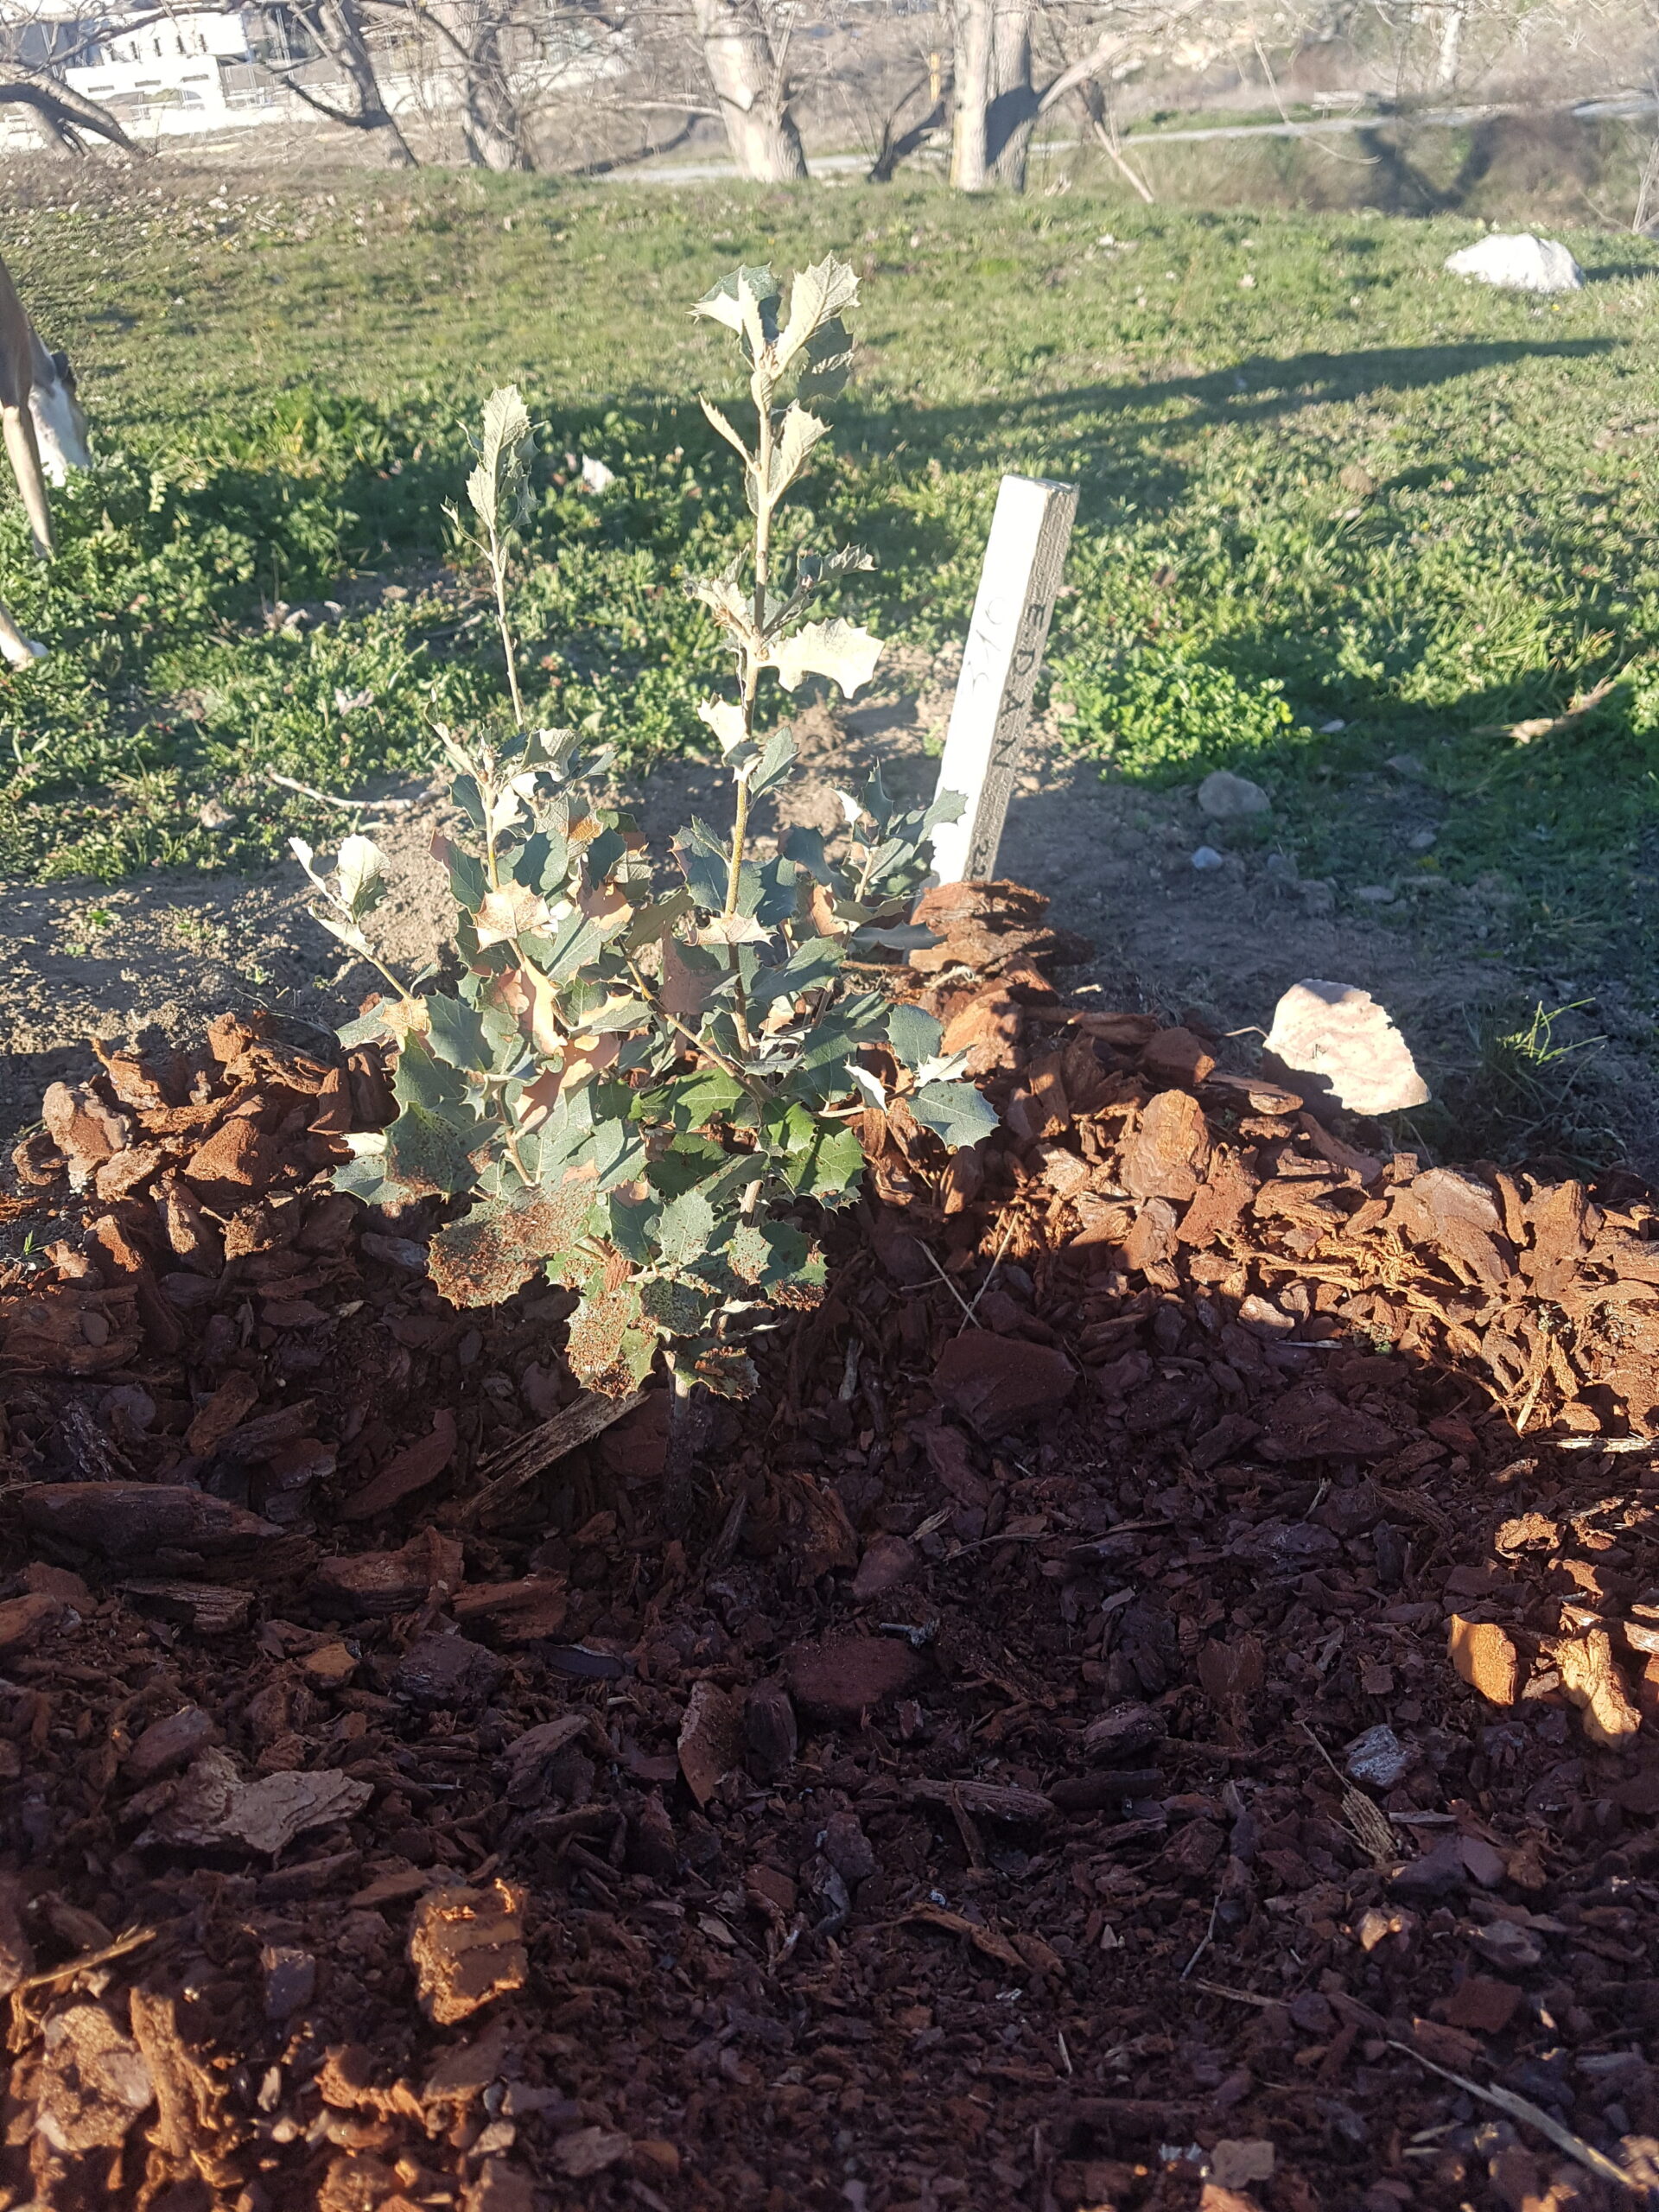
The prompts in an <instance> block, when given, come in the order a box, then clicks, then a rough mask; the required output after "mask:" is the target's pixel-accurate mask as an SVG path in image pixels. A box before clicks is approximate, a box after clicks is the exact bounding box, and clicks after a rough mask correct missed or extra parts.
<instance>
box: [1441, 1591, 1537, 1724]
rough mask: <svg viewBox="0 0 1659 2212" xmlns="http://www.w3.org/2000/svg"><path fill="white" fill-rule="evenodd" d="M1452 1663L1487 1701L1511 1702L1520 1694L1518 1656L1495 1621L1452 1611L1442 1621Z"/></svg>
mask: <svg viewBox="0 0 1659 2212" xmlns="http://www.w3.org/2000/svg"><path fill="white" fill-rule="evenodd" d="M1446 1646H1447V1649H1448V1650H1449V1651H1450V1653H1451V1657H1452V1665H1453V1666H1454V1667H1455V1668H1456V1669H1457V1670H1458V1672H1459V1675H1461V1676H1462V1677H1463V1679H1464V1681H1465V1682H1467V1683H1468V1685H1469V1687H1470V1688H1471V1690H1478V1692H1479V1693H1480V1694H1481V1696H1482V1697H1484V1699H1485V1700H1487V1702H1488V1704H1490V1705H1513V1704H1514V1703H1515V1701H1516V1698H1517V1697H1518V1696H1519V1695H1520V1694H1521V1657H1520V1654H1519V1653H1518V1652H1517V1651H1516V1648H1515V1645H1514V1643H1513V1642H1512V1641H1511V1639H1510V1637H1508V1636H1507V1635H1506V1634H1505V1633H1504V1631H1503V1630H1502V1629H1501V1628H1500V1627H1499V1626H1498V1624H1497V1622H1496V1621H1466V1620H1465V1619H1464V1618H1463V1617H1462V1616H1461V1614H1459V1613H1453V1614H1452V1618H1451V1619H1450V1621H1449V1622H1448V1623H1447V1624H1446Z"/></svg>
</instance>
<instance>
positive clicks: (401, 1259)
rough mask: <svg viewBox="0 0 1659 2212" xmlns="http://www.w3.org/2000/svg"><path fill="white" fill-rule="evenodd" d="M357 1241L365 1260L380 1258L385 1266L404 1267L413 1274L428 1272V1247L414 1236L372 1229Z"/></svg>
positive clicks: (366, 1231)
mask: <svg viewBox="0 0 1659 2212" xmlns="http://www.w3.org/2000/svg"><path fill="white" fill-rule="evenodd" d="M357 1243H358V1249H359V1251H360V1252H361V1253H362V1255H363V1256H364V1258H365V1260H378V1261H379V1262H380V1263H381V1265H382V1266H383V1267H388V1268H406V1269H407V1270H408V1272H409V1273H410V1274H412V1275H423V1274H425V1273H426V1262H427V1251H426V1247H425V1245H424V1244H417V1243H416V1241H415V1239H414V1238H413V1237H412V1236H381V1235H379V1233H378V1231H377V1230H372V1229H370V1230H365V1232H364V1233H363V1235H362V1236H359V1238H358V1240H357Z"/></svg>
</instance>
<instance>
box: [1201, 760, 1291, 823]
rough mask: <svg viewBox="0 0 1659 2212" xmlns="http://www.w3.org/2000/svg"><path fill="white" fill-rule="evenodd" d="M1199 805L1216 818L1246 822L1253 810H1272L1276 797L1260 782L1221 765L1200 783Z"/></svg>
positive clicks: (1211, 817) (1264, 812) (1268, 811)
mask: <svg viewBox="0 0 1659 2212" xmlns="http://www.w3.org/2000/svg"><path fill="white" fill-rule="evenodd" d="M1198 805H1199V807H1200V809H1201V810H1203V811H1204V812H1205V814H1207V815H1208V816H1209V817H1210V819H1211V821H1212V822H1243V820H1244V819H1245V818H1246V817H1247V816H1249V815H1252V814H1271V813H1272V811H1273V801H1272V800H1271V799H1270V798H1268V795H1267V793H1266V791H1263V790H1262V786H1261V785H1260V784H1253V783H1252V782H1251V781H1250V779H1249V777H1248V776H1235V775H1233V774H1232V773H1231V772H1230V770H1228V769H1226V768H1217V769H1216V770H1215V771H1214V772H1212V773H1211V774H1210V775H1208V776H1206V777H1205V779H1204V781H1203V782H1202V783H1201V784H1200V785H1198Z"/></svg>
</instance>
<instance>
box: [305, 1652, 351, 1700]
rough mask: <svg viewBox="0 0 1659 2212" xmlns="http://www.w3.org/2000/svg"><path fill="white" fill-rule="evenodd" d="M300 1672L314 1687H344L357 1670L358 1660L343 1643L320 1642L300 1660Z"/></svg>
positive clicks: (337, 1688) (329, 1688) (328, 1688)
mask: <svg viewBox="0 0 1659 2212" xmlns="http://www.w3.org/2000/svg"><path fill="white" fill-rule="evenodd" d="M300 1672H301V1673H302V1675H304V1676H305V1679H306V1680H307V1681H308V1682H309V1683H311V1685H312V1686H313V1688H317V1689H325V1690H339V1689H344V1688H345V1687H346V1684H347V1683H348V1682H349V1681H351V1679H352V1676H353V1675H354V1674H355V1673H356V1672H357V1662H356V1660H355V1659H354V1658H353V1656H352V1654H351V1652H350V1650H349V1649H348V1648H347V1647H346V1645H345V1644H343V1643H324V1644H320V1645H319V1646H318V1648H317V1649H316V1650H315V1651H308V1652H307V1653H306V1654H305V1655H304V1656H303V1657H302V1659H301V1661H300Z"/></svg>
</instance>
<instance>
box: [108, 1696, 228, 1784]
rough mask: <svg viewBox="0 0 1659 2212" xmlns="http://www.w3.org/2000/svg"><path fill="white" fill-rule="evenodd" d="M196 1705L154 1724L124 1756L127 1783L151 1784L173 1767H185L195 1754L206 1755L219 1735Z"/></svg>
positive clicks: (205, 1714)
mask: <svg viewBox="0 0 1659 2212" xmlns="http://www.w3.org/2000/svg"><path fill="white" fill-rule="evenodd" d="M217 1734H218V1730H217V1729H216V1728H215V1727H214V1726H213V1722H212V1720H211V1719H209V1718H208V1716H207V1713H204V1712H203V1711H202V1709H201V1707H200V1706H199V1705H187V1706H184V1707H181V1709H180V1710H179V1711H178V1712H177V1713H168V1716H167V1718H166V1719H165V1720H153V1721H152V1722H151V1723H150V1725H149V1727H148V1728H146V1729H145V1730H144V1732H143V1734H142V1735H141V1736H140V1737H139V1738H138V1740H137V1743H135V1744H134V1745H133V1747H132V1749H131V1750H130V1751H129V1752H128V1753H127V1757H126V1770H127V1775H128V1777H129V1779H130V1780H131V1781H133V1782H135V1783H146V1782H154V1781H156V1779H157V1778H158V1777H160V1776H162V1775H163V1774H170V1773H171V1772H172V1770H173V1769H174V1768H175V1767H179V1766H188V1764H190V1762H191V1760H192V1759H193V1758H195V1756H196V1754H197V1752H198V1751H206V1750H207V1746H208V1745H209V1744H211V1743H212V1742H213V1738H214V1737H215V1736H216V1735H217Z"/></svg>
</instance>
